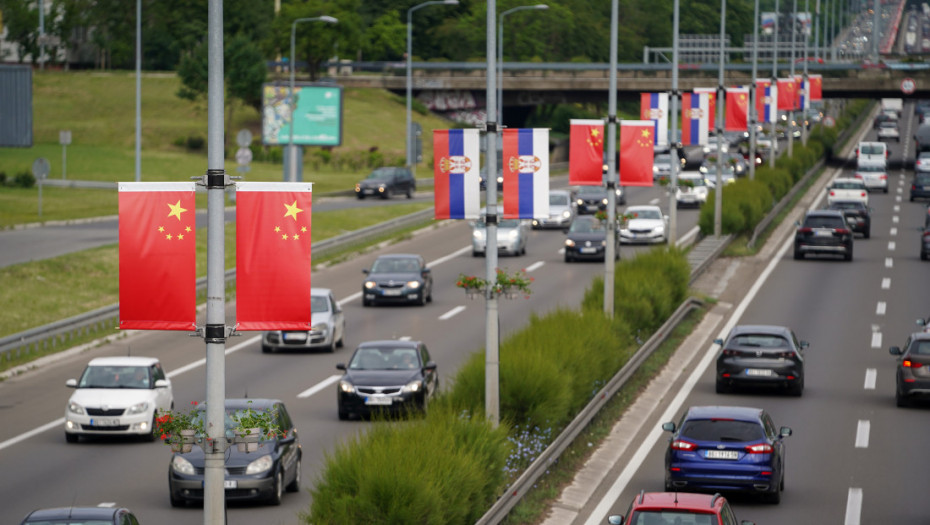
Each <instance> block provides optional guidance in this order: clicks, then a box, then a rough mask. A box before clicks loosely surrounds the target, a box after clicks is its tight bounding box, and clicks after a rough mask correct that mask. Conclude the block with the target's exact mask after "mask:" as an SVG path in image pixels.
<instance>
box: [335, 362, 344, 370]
mask: <svg viewBox="0 0 930 525" xmlns="http://www.w3.org/2000/svg"><path fill="white" fill-rule="evenodd" d="M345 369H346V364H345V363H337V364H336V370H345Z"/></svg>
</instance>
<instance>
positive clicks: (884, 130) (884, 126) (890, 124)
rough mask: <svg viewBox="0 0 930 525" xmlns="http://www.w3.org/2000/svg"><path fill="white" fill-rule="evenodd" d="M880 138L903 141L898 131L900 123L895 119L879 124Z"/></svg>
mask: <svg viewBox="0 0 930 525" xmlns="http://www.w3.org/2000/svg"><path fill="white" fill-rule="evenodd" d="M878 140H894V141H896V142H901V133H900V132H899V131H898V123H897V121H894V120H886V121H884V122H882V123H881V124H879V125H878Z"/></svg>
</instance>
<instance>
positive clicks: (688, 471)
mask: <svg viewBox="0 0 930 525" xmlns="http://www.w3.org/2000/svg"><path fill="white" fill-rule="evenodd" d="M662 429H663V430H665V431H667V432H671V433H672V436H671V438H670V439H669V446H668V450H667V451H666V453H665V490H666V491H667V492H673V491H675V492H702V491H708V492H718V491H719V492H731V491H732V492H747V493H754V494H759V495H761V496H762V497H763V498H765V499H766V500H767V501H768V502H770V503H778V502H780V501H781V493H782V491H783V490H784V487H785V443H784V438H786V437H788V436H790V435H791V429H790V428H788V427H781V428H778V427H776V426H775V424H774V423H773V422H772V417H771V416H770V415H769V414H768V413H767V412H766V411H764V410H762V409H761V408H749V407H727V406H698V407H691V408H689V409H688V411H687V412H686V413H685V414H684V416H682V418H681V421H679V422H678V424H677V425H676V424H675V423H674V422H669V423H665V424H663V425H662Z"/></svg>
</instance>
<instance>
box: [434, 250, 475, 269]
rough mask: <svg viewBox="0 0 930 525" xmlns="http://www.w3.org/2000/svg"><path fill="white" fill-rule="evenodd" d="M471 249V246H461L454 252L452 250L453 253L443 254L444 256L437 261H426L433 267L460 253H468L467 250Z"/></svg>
mask: <svg viewBox="0 0 930 525" xmlns="http://www.w3.org/2000/svg"><path fill="white" fill-rule="evenodd" d="M470 250H471V246H466V247H464V248H459V249H458V250H456V251H454V252H452V253H450V254H448V255H443V256H442V257H440V258H438V259H436V260H435V261H432V262H428V263H426V266H427V267H430V268H432V267H433V266H437V265H440V264H442V263H444V262H446V261H448V260H450V259H454V258H456V257H458V256H459V255H462V254H463V253H467V252H468V251H470Z"/></svg>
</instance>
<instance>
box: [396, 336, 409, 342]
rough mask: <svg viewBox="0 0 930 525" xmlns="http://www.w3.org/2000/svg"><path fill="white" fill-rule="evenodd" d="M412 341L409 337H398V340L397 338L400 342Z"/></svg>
mask: <svg viewBox="0 0 930 525" xmlns="http://www.w3.org/2000/svg"><path fill="white" fill-rule="evenodd" d="M410 339H411V337H410V336H409V335H405V336H403V337H398V338H397V340H398V341H409V340H410Z"/></svg>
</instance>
